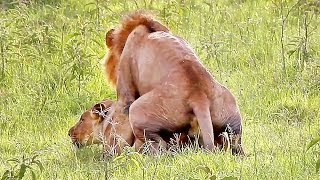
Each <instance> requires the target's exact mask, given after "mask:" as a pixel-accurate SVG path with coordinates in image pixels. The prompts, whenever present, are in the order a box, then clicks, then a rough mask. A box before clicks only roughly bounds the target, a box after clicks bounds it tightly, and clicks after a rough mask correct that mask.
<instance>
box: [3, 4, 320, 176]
mask: <svg viewBox="0 0 320 180" xmlns="http://www.w3.org/2000/svg"><path fill="white" fill-rule="evenodd" d="M136 9H147V10H150V11H152V12H153V13H154V14H155V15H156V16H157V17H158V19H160V20H161V21H162V22H163V23H164V24H166V25H167V26H168V27H169V29H170V30H171V31H172V32H173V33H174V34H177V35H179V36H181V37H183V38H184V39H186V40H187V41H188V42H189V43H190V44H191V46H192V47H193V48H194V49H195V51H196V52H197V54H198V56H199V57H200V59H201V61H202V63H203V64H204V65H205V66H206V67H207V68H208V69H209V71H210V72H211V73H212V74H213V75H214V76H215V78H216V79H217V80H218V81H219V82H220V83H221V84H223V85H225V86H226V87H228V88H229V89H230V91H231V92H232V93H233V94H234V96H235V97H236V98H237V101H238V105H239V107H240V110H241V114H242V118H243V146H244V148H245V151H246V153H247V154H248V155H247V156H246V157H244V158H240V157H236V156H233V155H231V154H230V152H215V153H212V152H206V151H204V150H201V149H199V148H196V147H189V148H185V149H179V150H178V151H177V152H176V153H165V154H162V155H154V156H151V155H142V154H137V153H134V152H133V151H132V150H131V149H130V148H129V149H127V150H126V151H125V152H124V153H123V154H121V156H118V157H112V158H109V159H104V158H103V157H102V155H101V149H102V147H101V146H98V145H93V146H90V147H85V148H82V149H75V148H74V147H73V146H72V144H71V142H70V139H69V137H68V135H67V132H68V130H69V128H70V127H71V126H73V125H74V124H75V123H76V121H77V120H78V118H79V115H80V114H81V113H82V112H83V111H84V110H85V109H87V108H88V107H90V106H91V105H92V104H94V103H95V102H97V101H99V100H102V99H103V98H111V99H115V98H116V94H115V90H114V88H113V87H111V86H110V85H108V84H107V82H106V80H105V78H104V76H103V73H102V69H101V64H100V62H101V59H102V58H103V56H104V54H105V53H106V47H105V33H106V32H107V30H109V29H110V28H112V27H114V26H116V25H118V22H119V19H120V17H121V15H123V14H125V13H126V12H128V11H132V10H136ZM319 12H320V2H319V1H317V0H300V1H294V0H287V1H285V0H266V1H265V0H216V1H213V0H212V1H211V0H169V1H165V0H157V1H153V0H134V1H129V0H128V1H118V0H109V1H104V0H86V1H77V0H65V1H64V0H18V1H11V0H0V177H2V176H3V175H6V176H8V174H9V173H11V172H12V175H16V176H17V177H19V176H21V177H23V178H26V179H32V178H36V179H215V178H216V179H225V180H226V179H320V176H319V175H320V174H319V173H320V172H316V161H317V159H318V157H319V156H320V155H319V151H320V145H315V146H313V147H312V148H310V149H309V150H307V148H306V145H307V144H308V143H309V142H310V141H311V139H313V138H315V137H318V136H320V27H318V26H319V24H320V16H319ZM30 168H32V169H30ZM3 177H4V176H3ZM17 177H16V178H17Z"/></svg>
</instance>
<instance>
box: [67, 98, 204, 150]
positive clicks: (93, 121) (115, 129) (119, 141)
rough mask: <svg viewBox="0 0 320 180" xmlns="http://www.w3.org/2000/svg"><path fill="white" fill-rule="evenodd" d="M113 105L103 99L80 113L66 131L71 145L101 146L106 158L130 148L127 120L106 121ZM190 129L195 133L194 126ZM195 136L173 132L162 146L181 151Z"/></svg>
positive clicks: (114, 103)
mask: <svg viewBox="0 0 320 180" xmlns="http://www.w3.org/2000/svg"><path fill="white" fill-rule="evenodd" d="M116 103H117V102H116V101H113V100H109V99H104V100H102V101H99V102H97V103H95V104H94V105H93V106H91V107H90V108H89V109H87V110H86V111H84V112H83V113H82V115H81V116H80V118H79V120H78V122H77V123H76V124H75V125H74V126H73V127H71V128H70V130H69V131H68V135H69V136H70V138H71V140H72V143H73V144H74V145H75V146H76V147H77V148H80V147H83V146H88V145H92V144H103V145H104V151H103V152H104V155H110V154H120V153H121V152H122V150H123V149H124V147H126V146H128V147H131V146H133V144H134V142H135V139H134V135H133V131H132V129H131V126H130V124H129V119H128V116H126V115H124V114H117V115H116V118H114V119H110V118H109V117H108V112H109V111H110V108H111V106H112V105H113V107H115V106H116ZM117 109H119V108H117ZM114 113H117V112H114ZM194 123H196V122H194ZM192 125H193V128H195V130H196V128H197V125H196V124H191V126H192ZM190 129H192V128H190ZM197 134H198V133H195V132H192V131H190V130H189V129H188V134H187V132H185V133H184V134H182V133H181V134H179V133H178V132H177V133H176V135H175V134H172V135H170V136H169V138H168V139H166V142H167V143H171V145H178V147H182V146H185V145H187V144H190V143H194V142H195V140H196V138H198V137H196V136H197ZM173 143H176V144H173Z"/></svg>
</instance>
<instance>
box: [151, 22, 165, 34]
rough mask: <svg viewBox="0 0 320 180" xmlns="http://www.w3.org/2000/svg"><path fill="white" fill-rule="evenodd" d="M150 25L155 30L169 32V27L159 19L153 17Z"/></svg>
mask: <svg viewBox="0 0 320 180" xmlns="http://www.w3.org/2000/svg"><path fill="white" fill-rule="evenodd" d="M150 26H151V28H152V30H153V31H164V32H169V29H168V28H167V27H166V26H165V25H163V24H161V23H160V22H159V21H157V20H155V19H152V21H151V24H150Z"/></svg>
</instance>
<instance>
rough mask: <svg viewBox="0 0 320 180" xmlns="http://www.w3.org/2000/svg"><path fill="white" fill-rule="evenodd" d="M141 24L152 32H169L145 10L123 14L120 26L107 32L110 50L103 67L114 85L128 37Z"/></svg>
mask: <svg viewBox="0 0 320 180" xmlns="http://www.w3.org/2000/svg"><path fill="white" fill-rule="evenodd" d="M140 25H144V26H146V27H147V28H148V29H149V31H150V32H155V31H164V32H169V29H168V28H167V27H166V26H164V25H163V24H161V23H160V22H159V21H158V20H156V19H154V17H153V16H152V15H151V14H149V13H146V12H144V11H135V12H132V13H129V14H127V15H125V16H123V17H122V19H121V24H120V26H119V27H117V28H115V29H111V30H109V31H108V32H107V33H106V45H107V47H108V49H109V51H108V53H107V54H106V55H105V57H104V60H103V69H104V72H105V75H106V78H107V80H108V81H109V82H110V83H111V84H113V85H116V83H117V66H118V63H119V61H120V55H121V53H122V50H123V48H124V46H125V43H126V41H127V38H128V36H129V34H130V33H131V32H132V31H133V30H134V29H135V28H136V27H137V26H140Z"/></svg>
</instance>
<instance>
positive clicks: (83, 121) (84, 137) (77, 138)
mask: <svg viewBox="0 0 320 180" xmlns="http://www.w3.org/2000/svg"><path fill="white" fill-rule="evenodd" d="M113 103H114V101H111V100H103V101H101V102H99V103H96V104H95V105H93V106H92V107H91V108H89V109H88V110H86V111H85V112H84V113H83V114H82V115H81V116H80V119H79V121H78V122H77V123H76V124H75V125H74V126H73V127H72V128H70V130H69V133H68V135H69V136H70V138H71V140H72V143H73V144H74V145H75V146H77V147H81V146H84V145H90V144H97V143H100V142H101V140H102V137H101V134H102V133H101V132H102V130H103V122H102V121H103V120H104V119H105V118H106V115H107V113H108V111H109V108H110V106H111V105H112V104H113Z"/></svg>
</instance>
